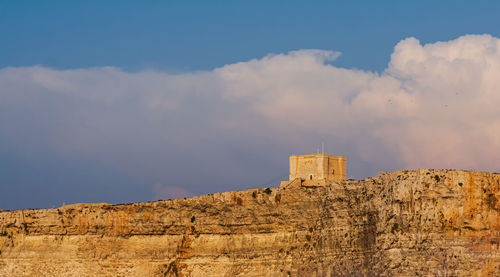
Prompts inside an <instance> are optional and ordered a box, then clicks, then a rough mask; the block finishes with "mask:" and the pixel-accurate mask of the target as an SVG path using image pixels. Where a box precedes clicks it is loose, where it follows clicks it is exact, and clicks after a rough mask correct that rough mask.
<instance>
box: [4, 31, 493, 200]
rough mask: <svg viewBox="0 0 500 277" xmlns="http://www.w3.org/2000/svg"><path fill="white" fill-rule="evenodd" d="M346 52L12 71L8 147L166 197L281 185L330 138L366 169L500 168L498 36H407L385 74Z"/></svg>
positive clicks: (7, 73)
mask: <svg viewBox="0 0 500 277" xmlns="http://www.w3.org/2000/svg"><path fill="white" fill-rule="evenodd" d="M339 55H340V53H338V52H332V51H322V50H298V51H292V52H289V53H286V54H277V55H268V56H266V57H264V58H261V59H254V60H250V61H247V62H240V63H236V64H230V65H226V66H223V67H221V68H216V69H214V70H211V71H200V72H189V73H183V74H168V73H164V72H154V71H142V72H133V73H130V72H124V71H121V70H120V69H118V68H114V67H103V68H89V69H75V70H54V69H50V68H46V67H42V66H33V67H22V68H10V67H9V68H4V69H1V70H0V142H1V145H2V146H0V147H1V148H2V149H0V150H2V151H3V153H8V155H9V157H15V158H16V159H18V160H19V159H20V160H30V161H32V160H40V161H41V160H43V157H44V155H54V153H57V156H58V157H60V159H62V160H64V161H66V160H71V161H75V160H79V161H83V160H84V161H89V163H91V164H92V163H93V164H96V165H98V166H99V167H101V168H106V169H107V170H109V171H113V172H114V174H117V175H122V176H126V178H127V180H128V181H130V184H131V186H132V184H142V185H144V190H146V189H147V190H148V193H149V194H150V195H151V193H152V190H154V192H153V193H155V195H156V196H155V197H158V195H159V194H162V192H161V191H162V188H163V187H162V186H161V187H160V186H158V185H156V187H153V185H152V184H157V183H161V184H165V186H167V187H168V186H170V185H171V184H175V185H176V186H180V187H184V190H186V189H187V190H186V191H183V193H184V194H189V192H188V191H191V192H193V193H195V194H196V193H206V192H212V191H217V190H225V189H238V188H239V187H237V185H238V184H241V183H244V184H246V185H250V186H252V185H253V186H254V185H255V184H261V183H262V184H263V183H265V182H268V181H269V182H270V181H271V180H272V181H275V180H274V179H273V178H278V180H279V178H280V176H283V177H284V176H286V174H287V155H288V154H292V153H296V154H302V153H308V152H313V151H315V149H316V146H317V145H319V144H320V143H321V142H325V143H326V144H327V149H328V152H330V153H334V154H340V155H347V156H348V163H349V168H350V172H349V173H348V175H350V176H353V177H365V176H369V175H372V174H375V173H376V172H377V171H379V170H390V169H400V168H421V167H426V168H458V169H479V170H490V171H499V164H500V109H499V108H498V106H497V105H498V103H500V91H499V90H500V78H499V76H500V40H499V39H498V38H495V37H492V36H490V35H466V36H462V37H459V38H457V39H455V40H451V41H446V42H437V43H430V44H425V45H422V44H421V43H420V42H419V41H418V40H417V39H415V38H407V39H405V40H402V41H401V42H399V43H398V44H397V45H396V46H395V48H394V51H393V53H392V55H391V59H390V63H389V64H388V67H387V68H386V69H385V70H384V71H383V72H381V73H376V72H367V71H363V70H356V69H346V68H339V67H336V66H335V65H334V61H335V59H336V58H337V57H338V56H339ZM82 170H84V169H82ZM273 174H274V175H273ZM97 175H98V174H97ZM3 176H4V178H6V179H5V180H7V179H8V180H10V181H9V182H6V181H5V182H3V183H4V184H6V185H7V183H9V184H14V183H15V182H14V181H12V180H14V179H15V178H14V177H12V176H10V175H9V173H4V175H3ZM7 177H8V178H7ZM67 178H68V180H67V181H68V182H71V176H68V177H67ZM83 178H85V177H83ZM96 178H98V177H96ZM48 183H50V182H48ZM48 183H47V184H43V185H49V184H48ZM179 184H180V185H179ZM231 184H232V185H231ZM118 198H119V197H118Z"/></svg>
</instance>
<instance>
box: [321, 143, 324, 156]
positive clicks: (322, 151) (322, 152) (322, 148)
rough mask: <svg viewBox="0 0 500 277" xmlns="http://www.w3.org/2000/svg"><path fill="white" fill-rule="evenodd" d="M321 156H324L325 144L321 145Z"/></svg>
mask: <svg viewBox="0 0 500 277" xmlns="http://www.w3.org/2000/svg"><path fill="white" fill-rule="evenodd" d="M321 154H325V143H324V142H322V143H321Z"/></svg>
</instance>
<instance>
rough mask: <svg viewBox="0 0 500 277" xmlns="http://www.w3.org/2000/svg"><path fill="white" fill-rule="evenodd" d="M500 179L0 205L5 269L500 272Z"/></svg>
mask: <svg viewBox="0 0 500 277" xmlns="http://www.w3.org/2000/svg"><path fill="white" fill-rule="evenodd" d="M499 187H500V175H499V174H495V173H486V172H466V171H448V170H416V171H396V172H391V173H381V174H380V175H379V176H378V177H373V178H367V179H365V180H360V181H354V180H347V181H342V182H338V183H333V184H331V185H328V186H317V187H314V186H307V187H302V186H298V187H290V188H282V189H277V188H275V189H272V190H264V189H253V190H246V191H238V192H224V193H217V194H213V195H203V196H199V197H194V198H189V199H177V200H171V201H158V202H150V203H136V204H127V205H108V204H75V205H68V206H63V207H61V208H58V209H44V210H22V211H0V251H1V252H0V276H176V275H177V276H237V275H240V276H288V275H292V276H353V275H358V276H376V275H377V276H378V275H380V276H428V275H433V276H434V275H438V276H494V275H495V274H497V276H498V272H500V250H499V243H500V217H499V212H500V201H499V199H500V194H499Z"/></svg>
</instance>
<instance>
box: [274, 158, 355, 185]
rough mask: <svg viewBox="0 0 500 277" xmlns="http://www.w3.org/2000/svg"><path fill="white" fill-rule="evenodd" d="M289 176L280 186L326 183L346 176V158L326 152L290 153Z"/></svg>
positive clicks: (343, 178)
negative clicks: (310, 153) (309, 153)
mask: <svg viewBox="0 0 500 277" xmlns="http://www.w3.org/2000/svg"><path fill="white" fill-rule="evenodd" d="M289 166H290V176H289V180H288V181H282V182H281V186H289V185H292V184H313V183H314V184H327V183H330V182H332V181H341V180H345V178H346V158H345V157H343V156H333V155H328V154H313V155H291V156H290V165H289Z"/></svg>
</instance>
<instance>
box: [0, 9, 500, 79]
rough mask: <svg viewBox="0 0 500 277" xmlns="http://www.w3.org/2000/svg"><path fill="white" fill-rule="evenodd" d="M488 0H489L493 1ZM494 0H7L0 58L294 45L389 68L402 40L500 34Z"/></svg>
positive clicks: (215, 52)
mask: <svg viewBox="0 0 500 277" xmlns="http://www.w3.org/2000/svg"><path fill="white" fill-rule="evenodd" d="M485 3H488V4H485ZM499 7H500V4H499V3H496V2H494V1H411V2H410V1H312V2H311V1H141V2H140V4H138V3H137V1H2V2H1V3H0V38H1V40H2V43H1V44H0V67H5V66H29V65H35V64H39V65H44V66H49V67H53V68H59V69H67V68H86V67H94V66H109V65H112V66H117V67H120V68H123V69H126V70H130V71H135V70H141V69H151V68H153V69H160V70H167V71H171V72H179V71H192V70H205V69H212V68H215V67H219V66H222V65H225V64H231V63H235V62H239V61H246V60H250V59H253V58H259V57H262V56H265V55H267V54H269V53H282V52H288V51H290V50H296V49H309V48H314V49H327V50H336V51H340V52H342V53H343V55H342V57H341V58H340V59H339V60H338V61H337V62H336V64H337V65H338V66H343V67H356V68H361V69H366V70H383V69H384V68H385V66H386V64H387V62H388V61H389V54H390V53H391V51H392V48H393V47H394V45H395V44H396V43H397V42H398V41H400V40H401V39H403V38H406V37H409V36H413V37H417V38H419V39H420V40H421V41H422V42H423V43H427V42H434V41H440V40H449V39H453V38H456V37H458V36H461V35H464V34H469V33H473V34H482V33H489V34H491V35H494V36H498V35H499V32H500V31H499V29H498V28H497V27H496V26H498V25H499V23H500V22H499V19H498V16H497V15H498V12H499Z"/></svg>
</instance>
